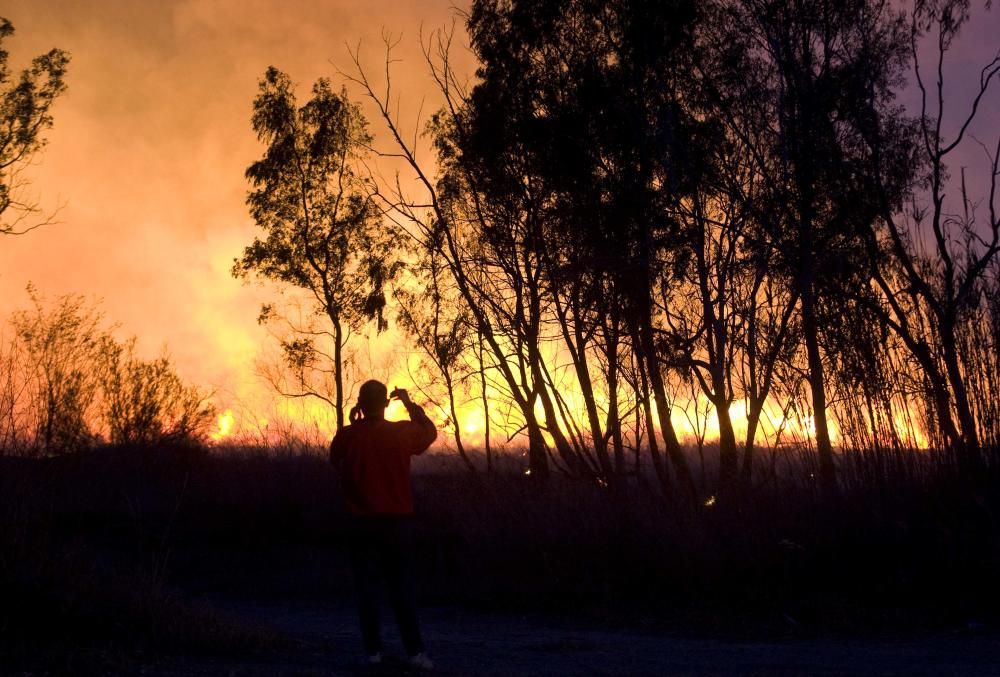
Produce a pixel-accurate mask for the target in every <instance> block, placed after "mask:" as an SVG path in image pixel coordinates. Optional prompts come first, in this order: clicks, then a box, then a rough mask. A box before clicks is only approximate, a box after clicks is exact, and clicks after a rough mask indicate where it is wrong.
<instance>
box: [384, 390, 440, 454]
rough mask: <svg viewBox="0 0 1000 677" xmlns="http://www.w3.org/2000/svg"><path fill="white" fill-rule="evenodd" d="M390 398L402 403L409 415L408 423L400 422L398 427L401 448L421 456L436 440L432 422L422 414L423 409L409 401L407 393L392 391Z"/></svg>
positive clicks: (435, 429) (435, 431)
mask: <svg viewBox="0 0 1000 677" xmlns="http://www.w3.org/2000/svg"><path fill="white" fill-rule="evenodd" d="M392 396H393V397H395V398H396V399H398V400H399V401H400V402H402V403H403V406H404V407H406V413H408V414H409V415H410V420H409V421H400V423H402V424H403V425H401V426H399V427H400V431H401V432H402V434H401V436H400V437H401V438H402V439H400V444H401V446H402V447H403V448H404V449H406V451H407V453H409V454H411V455H417V454H422V453H424V452H425V451H427V449H428V447H430V446H431V444H433V443H434V440H436V439H437V428H435V427H434V422H433V421H431V419H430V418H428V416H427V414H425V413H424V410H423V408H422V407H421V406H420V405H419V404H416V403H414V402H413V401H412V400H411V399H410V395H409V393H407V392H406V391H405V390H402V389H399V388H396V389H395V390H393V391H392Z"/></svg>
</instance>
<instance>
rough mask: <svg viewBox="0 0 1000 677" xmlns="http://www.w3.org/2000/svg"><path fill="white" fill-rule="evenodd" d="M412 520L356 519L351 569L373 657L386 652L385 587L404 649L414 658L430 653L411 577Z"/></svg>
mask: <svg viewBox="0 0 1000 677" xmlns="http://www.w3.org/2000/svg"><path fill="white" fill-rule="evenodd" d="M410 542H411V534H410V518H409V517H404V516H396V515H378V516H373V517H356V518H354V523H353V525H352V529H351V566H352V568H353V569H354V584H355V588H356V594H357V602H358V616H359V617H360V619H361V637H362V640H363V641H364V644H365V651H366V652H367V653H368V655H369V656H371V655H374V654H376V653H379V652H380V651H382V629H381V623H380V621H379V592H380V590H381V589H382V587H383V584H384V586H385V590H386V592H388V597H389V603H390V604H391V605H392V610H393V612H394V613H395V615H396V624H397V625H398V626H399V634H400V637H401V638H402V640H403V648H404V649H406V653H407V654H409V655H410V656H414V655H416V654H418V653H420V652H421V651H423V650H424V643H423V640H422V639H421V637H420V626H419V624H418V623H417V605H416V601H415V600H414V596H413V579H412V578H411V575H410V563H409V553H410V547H411V544H410Z"/></svg>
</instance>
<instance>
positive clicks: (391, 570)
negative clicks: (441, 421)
mask: <svg viewBox="0 0 1000 677" xmlns="http://www.w3.org/2000/svg"><path fill="white" fill-rule="evenodd" d="M392 398H393V399H398V400H399V401H400V402H401V403H402V404H403V406H404V407H406V411H407V413H408V414H409V416H410V420H409V421H387V420H385V408H386V407H387V406H388V405H389V399H388V397H387V389H386V387H385V385H384V384H382V383H381V382H379V381H374V380H373V381H366V382H365V383H363V384H362V385H361V388H360V389H359V391H358V403H357V404H356V405H355V406H354V407H352V408H351V413H350V424H349V425H347V426H345V427H344V428H342V429H341V430H339V431H338V432H337V434H336V435H335V436H334V438H333V441H332V442H330V462H331V463H333V465H334V467H335V468H336V469H337V472H338V474H339V475H340V481H341V485H342V488H343V494H344V500H345V503H346V505H347V510H348V512H349V513H350V514H351V528H350V553H351V568H352V569H353V573H354V582H355V588H356V595H357V604H358V617H359V620H360V621H361V638H362V642H363V643H364V648H365V652H366V653H367V655H368V662H369V663H370V664H371V665H379V664H380V663H381V662H382V636H381V635H382V630H381V622H380V619H379V599H378V598H379V592H380V588H381V587H382V585H383V584H384V586H385V589H386V591H387V592H388V597H389V602H390V604H391V606H392V609H393V612H394V614H395V616H396V623H397V625H398V626H399V634H400V637H401V639H402V640H403V648H404V649H405V650H406V653H407V655H408V656H409V663H410V665H411V666H413V667H416V668H423V669H431V668H433V666H434V664H433V663H432V662H431V660H430V659H429V658H428V657H427V653H426V650H425V648H424V643H423V639H422V637H421V635H420V625H419V623H418V622H417V607H416V601H415V599H414V594H413V583H412V578H411V571H410V567H409V562H408V557H409V551H410V548H411V545H410V539H411V533H410V530H411V526H410V522H411V518H412V515H413V496H412V492H411V488H410V457H411V456H415V455H417V454H422V453H423V452H424V451H426V450H427V448H428V447H430V445H431V444H432V443H433V442H434V440H435V439H436V438H437V430H436V429H435V427H434V423H433V422H432V421H431V420H430V419H429V418H428V417H427V414H425V413H424V410H423V409H422V408H421V407H420V406H418V405H417V404H414V403H413V402H412V401H411V400H410V396H409V394H408V393H407V392H406V391H405V390H401V389H399V388H397V389H395V390H393V391H392Z"/></svg>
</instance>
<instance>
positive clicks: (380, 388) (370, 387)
mask: <svg viewBox="0 0 1000 677" xmlns="http://www.w3.org/2000/svg"><path fill="white" fill-rule="evenodd" d="M388 406H389V390H388V389H387V388H386V387H385V384H384V383H382V382H380V381H374V380H372V381H365V382H364V383H362V384H361V388H360V389H359V390H358V408H360V409H361V411H362V412H364V415H365V418H384V417H385V408H386V407H388Z"/></svg>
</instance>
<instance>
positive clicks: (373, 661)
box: [368, 652, 382, 665]
mask: <svg viewBox="0 0 1000 677" xmlns="http://www.w3.org/2000/svg"><path fill="white" fill-rule="evenodd" d="M368 665H382V654H381V652H380V653H374V654H372V655H371V656H369V657H368Z"/></svg>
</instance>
